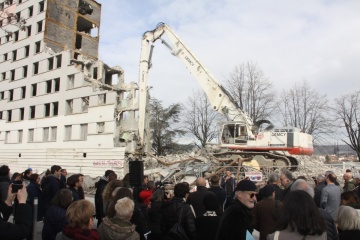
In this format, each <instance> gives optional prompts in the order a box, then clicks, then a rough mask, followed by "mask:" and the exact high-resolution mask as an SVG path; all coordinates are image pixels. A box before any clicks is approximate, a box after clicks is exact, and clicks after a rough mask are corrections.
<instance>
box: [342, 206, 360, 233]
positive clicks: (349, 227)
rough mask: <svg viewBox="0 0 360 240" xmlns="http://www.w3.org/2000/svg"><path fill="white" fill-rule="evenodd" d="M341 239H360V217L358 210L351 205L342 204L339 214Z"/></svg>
mask: <svg viewBox="0 0 360 240" xmlns="http://www.w3.org/2000/svg"><path fill="white" fill-rule="evenodd" d="M337 224H338V229H339V240H345V239H346V240H347V239H360V218H359V216H358V214H357V212H356V210H355V209H354V208H352V207H349V206H344V205H343V206H340V207H339V211H338V216H337Z"/></svg>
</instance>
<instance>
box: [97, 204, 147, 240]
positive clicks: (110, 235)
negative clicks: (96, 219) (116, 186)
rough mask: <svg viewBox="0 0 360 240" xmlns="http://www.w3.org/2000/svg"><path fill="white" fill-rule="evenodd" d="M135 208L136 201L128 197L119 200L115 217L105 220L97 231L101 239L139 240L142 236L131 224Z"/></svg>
mask: <svg viewBox="0 0 360 240" xmlns="http://www.w3.org/2000/svg"><path fill="white" fill-rule="evenodd" d="M134 206H135V204H134V201H133V200H131V199H130V198H128V197H124V198H121V199H119V200H117V202H116V204H115V212H116V213H115V216H114V217H113V218H109V217H105V218H103V221H102V223H101V224H100V226H99V227H98V229H97V230H98V233H99V235H100V237H101V239H104V240H107V239H108V240H110V239H117V240H125V239H126V240H139V239H140V235H139V233H137V232H136V231H135V225H134V224H132V223H131V222H130V219H131V217H132V215H133V212H134Z"/></svg>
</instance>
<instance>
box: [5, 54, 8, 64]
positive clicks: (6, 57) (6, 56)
mask: <svg viewBox="0 0 360 240" xmlns="http://www.w3.org/2000/svg"><path fill="white" fill-rule="evenodd" d="M7 60H8V54H7V53H4V62H5V61H7Z"/></svg>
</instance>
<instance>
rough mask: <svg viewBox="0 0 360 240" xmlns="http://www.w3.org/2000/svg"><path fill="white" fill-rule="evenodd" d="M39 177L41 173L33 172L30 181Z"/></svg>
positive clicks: (34, 180)
mask: <svg viewBox="0 0 360 240" xmlns="http://www.w3.org/2000/svg"><path fill="white" fill-rule="evenodd" d="M38 178H39V174H37V173H33V174H31V175H30V177H29V179H30V181H32V182H36V180H37V179H38Z"/></svg>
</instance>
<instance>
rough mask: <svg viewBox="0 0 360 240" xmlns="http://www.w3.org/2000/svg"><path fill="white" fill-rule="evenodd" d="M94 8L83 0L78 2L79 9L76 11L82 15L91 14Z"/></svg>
mask: <svg viewBox="0 0 360 240" xmlns="http://www.w3.org/2000/svg"><path fill="white" fill-rule="evenodd" d="M93 11H94V9H93V8H92V6H91V5H90V4H89V3H87V2H85V1H80V3H79V9H78V12H79V13H80V14H82V15H86V14H89V15H91V14H92V13H93Z"/></svg>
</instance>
